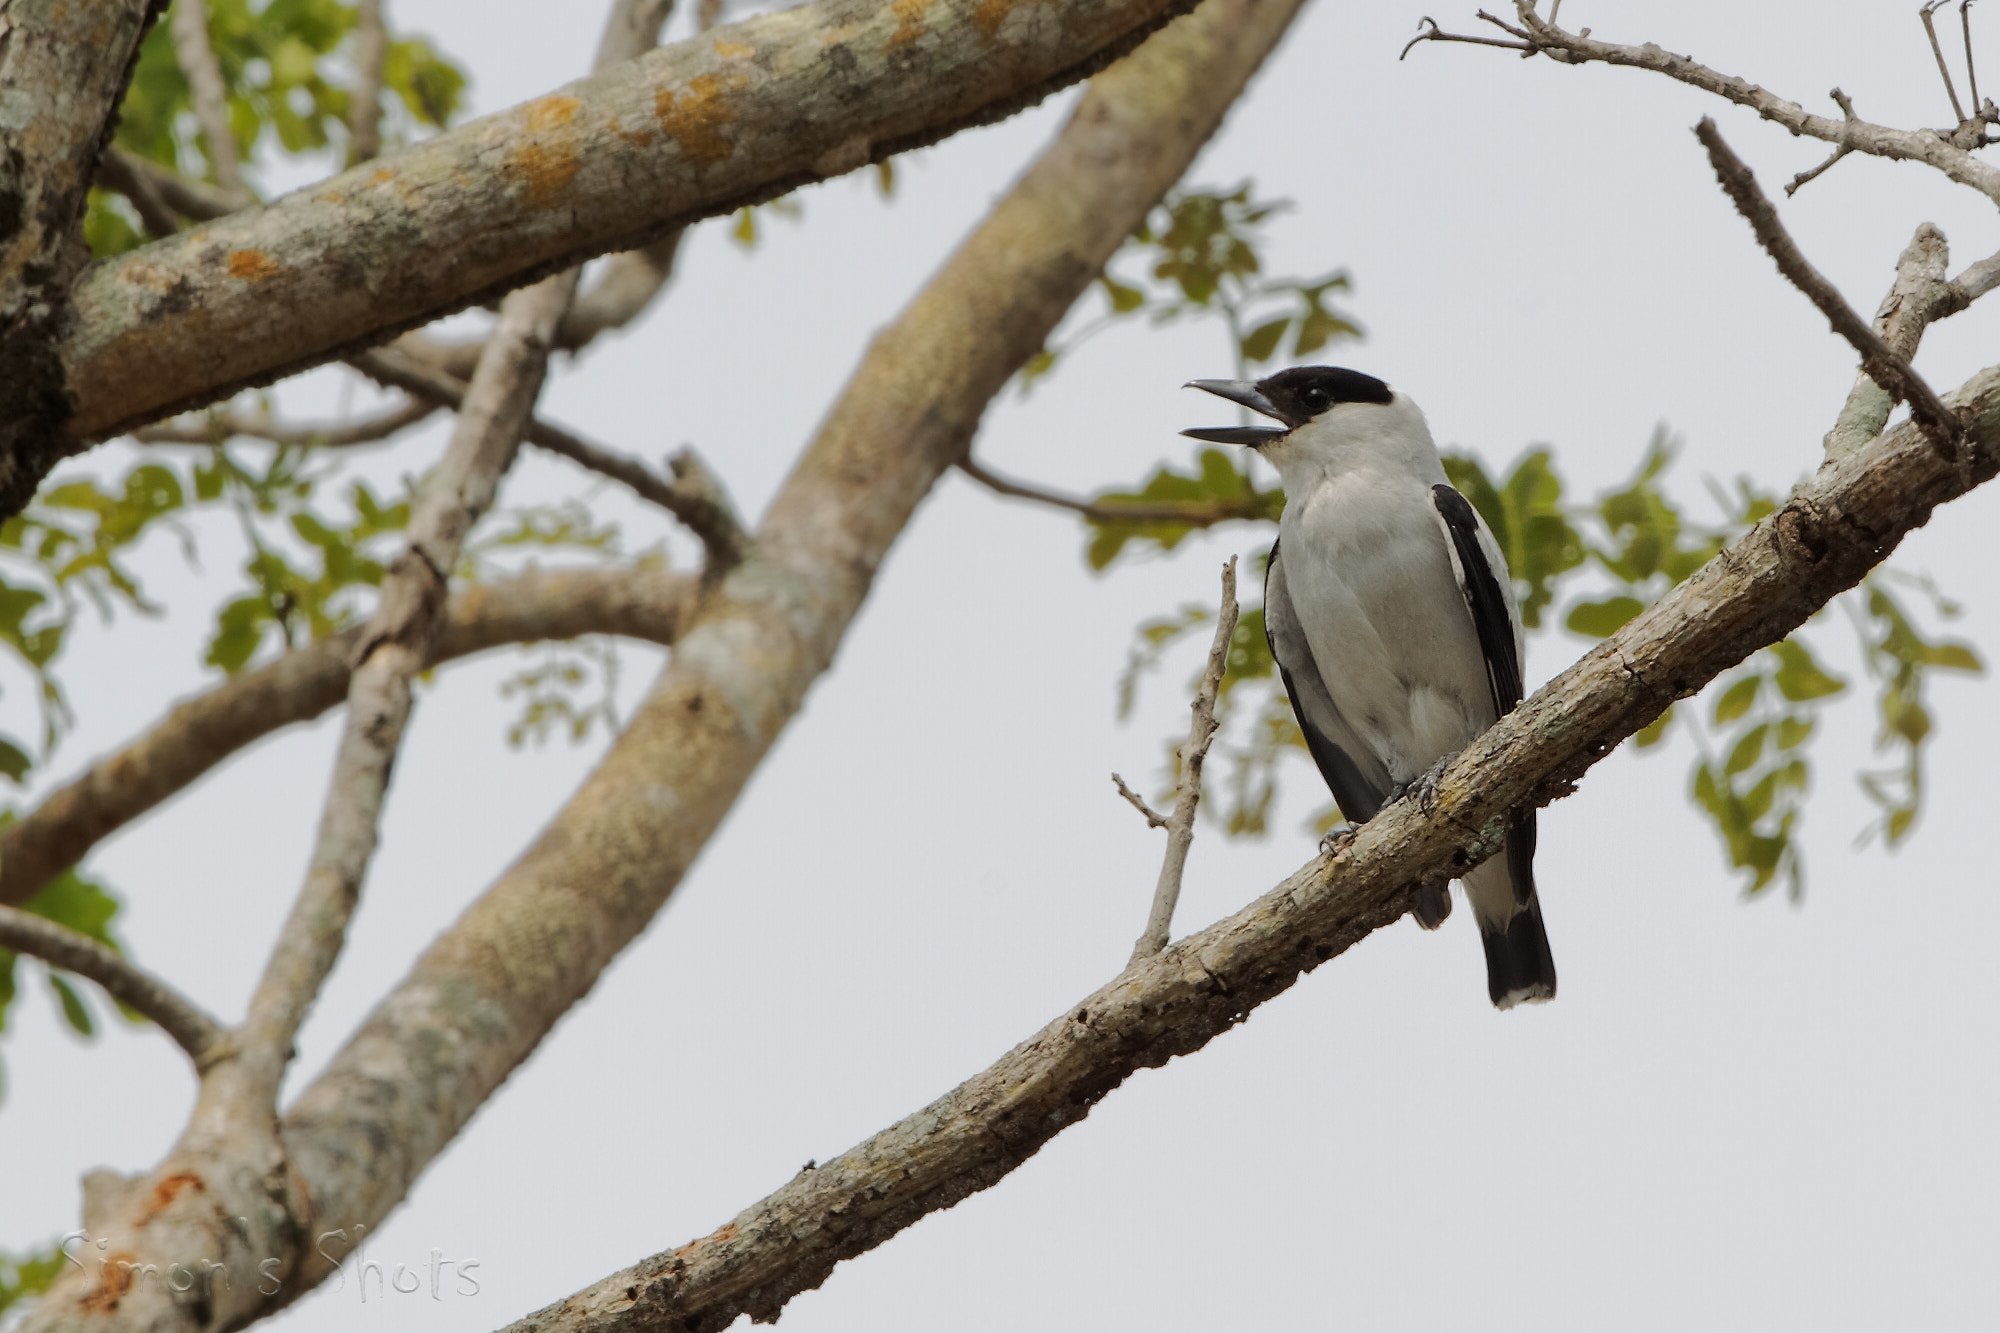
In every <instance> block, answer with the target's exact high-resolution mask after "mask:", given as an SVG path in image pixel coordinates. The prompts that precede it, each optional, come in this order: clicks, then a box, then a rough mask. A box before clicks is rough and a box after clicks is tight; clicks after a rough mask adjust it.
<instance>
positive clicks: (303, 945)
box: [217, 269, 576, 1109]
mask: <svg viewBox="0 0 2000 1333" xmlns="http://www.w3.org/2000/svg"><path fill="white" fill-rule="evenodd" d="M575 289H576V270H574V269H571V270H568V271H566V272H564V273H560V274H557V275H556V276H555V277H553V278H545V279H543V280H542V281H541V282H539V283H536V284H535V285H534V286H533V287H528V288H524V289H523V290H521V291H518V292H514V293H512V294H511V295H509V296H508V297H507V299H506V300H505V301H504V302H502V303H501V307H500V320H499V324H498V325H497V326H496V327H495V329H494V331H493V336H492V337H491V338H489V339H487V343H486V352H485V354H484V355H483V356H481V357H480V359H479V369H478V370H477V371H476V372H475V373H474V374H473V377H472V383H471V385H469V386H468V387H467V389H466V392H465V398H464V401H463V402H462V403H461V404H460V406H459V415H458V422H457V427H456V429H455V430H454V431H453V432H452V437H451V443H450V444H449V445H448V446H446V449H445V454H444V458H443V460H442V461H441V462H439V464H438V466H437V470H436V471H435V472H434V473H433V474H432V475H431V477H430V479H429V481H428V482H427V483H426V485H425V488H424V492H423V494H422V495H421V496H419V497H418V500H417V503H416V507H415V509H414V511H413V512H412V513H411V515H410V524H409V529H408V533H409V541H408V545H407V547H406V548H405V549H404V552H403V554H402V555H401V556H399V557H397V559H396V560H395V561H394V562H393V563H392V564H390V566H389V568H388V570H387V571H386V572H385V573H384V574H383V577H382V593H381V600H380V602H379V603H378V605H377V607H376V610H375V614H374V615H373V616H372V617H371V618H370V620H369V622H368V625H367V627H366V629H364V630H363V631H362V634H361V641H360V643H359V644H358V646H357V647H356V649H355V668H354V674H353V676H352V677H350V679H349V681H348V686H347V718H346V725H345V726H344V727H343V728H342V730H341V738H340V749H339V752H338V753H337V754H336V755H335V757H334V766H333V779H332V782H331V783H330V784H329V788H328V791H327V799H326V806H325V809H324V811H323V813H322V814H321V817H320V825H319V832H318V834H317V836H316V837H315V839H314V844H313V852H312V859H311V863H310V867H309V869H308V870H307V872H306V882H305V886H304V887H303V888H302V889H301V890H300V891H299V897H298V901H297V902H296V903H295V904H294V906H293V909H292V913H291V915H290V917H288V918H287V920H286V922H285V925H284V928H283V929H282V931H281V932H280V933H279V936H278V943H277V945H276V947H275V948H274V949H273V950H272V953H271V959H270V961H269V963H268V964H267V965H266V967H265V970H264V976H263V979H262V980H261V981H260V982H259V983H258V986H257V990H256V993H255V995H254V996H253V997H252V998H251V1001H250V1012H249V1016H248V1017H247V1018H246V1019H245V1020H244V1023H243V1028H242V1036H241V1044H242V1046H243V1051H242V1053H241V1054H240V1055H239V1057H238V1061H239V1064H240V1071H239V1072H238V1073H237V1074H236V1078H233V1079H231V1080H229V1082H231V1083H234V1082H236V1081H237V1079H240V1081H241V1085H242V1086H241V1089H240V1090H236V1089H233V1088H232V1089H231V1091H230V1092H229V1093H228V1094H217V1095H219V1096H220V1095H231V1096H236V1097H241V1098H243V1099H245V1100H251V1101H255V1102H256V1103H258V1104H264V1103H266V1102H268V1103H269V1104H271V1105H272V1107H273V1108H274V1109H275V1104H276V1098H277V1092H278V1084H279V1082H280V1080H281V1078H282V1077H283V1074H284V1069H285V1066H286V1064H288V1063H289V1062H290V1059H291V1055H292V1039H293V1037H294V1036H295V1035H296V1034H297V1032H298V1029H299V1024H301V1023H302V1022H304V1021H305V1016H306V1012H307V1010H308V1009H310V1007H311V1005H312V1002H313V1000H314V999H315V998H317V996H318V994H319V989H320V986H321V985H322V984H323V983H324V982H325V980H326V976H327V973H328V972H330V971H331V970H332V968H333V963H334V960H335V959H336V958H337V957H338V956H339V954H340V949H341V945H342V944H343V942H344V941H345V939H346V933H347V923H348V921H349V919H350V918H351V917H352V916H353V913H354V908H355V904H356V902H357V900H358V899H359V896H360V893H361V884H362V880H363V879H364V878H365V877H366V874H367V870H368V864H369V862H370V860H371V859H372V858H373V856H374V853H375V845H376V840H377V837H378V836H379V825H380V820H381V812H382V803H383V800H384V798H385V797H386V795H387V793H388V787H389V772H390V769H391V768H392V767H393V766H394V764H395V759H396V752H397V750H398V748H399V747H400V746H401V743H402V737H403V728H404V725H405V724H406V723H407V721H408V720H409V715H410V705H411V686H412V683H413V682H414V681H415V679H416V677H417V674H418V673H419V672H421V671H422V670H423V667H424V663H425V662H426V661H427V660H428V659H429V657H430V654H431V648H432V643H433V641H434V640H435V638H436V635H437V628H438V624H439V621H440V614H439V613H440V612H441V610H442V608H443V604H444V592H445V577H446V575H447V573H448V571H449V570H450V569H451V568H452V567H453V566H454V565H455V564H457V562H458V553H459V549H460V547H461V545H462V544H463V542H464V539H465V534H466V533H467V532H469V531H470V530H471V529H472V526H473V525H474V524H475V523H477V522H478V521H479V519H480V517H481V516H482V515H484V514H485V512H486V510H487V509H488V508H489V507H490V506H491V505H492V503H493V497H494V494H495V492H496V491H497V490H498V487H499V484H500V478H501V476H502V474H504V473H505V472H506V471H507V468H508V466H509V465H510V464H511V463H512V462H513V460H514V455H515V453H516V452H517V450H518V449H519V447H520V440H521V433H522V428H523V427H524V426H525V425H526V423H527V420H528V417H529V414H530V412H531V411H532V409H533V407H534V403H535V396H536V395H537V394H538V393H539V392H540V390H541V385H542V376H543V373H544V371H545V370H546V368H547V365H548V355H549V340H550V339H551V338H552V337H553V336H554V333H555V326H556V323H557V321H558V320H560V319H561V318H562V312H563V309H564V307H566V306H567V305H568V304H569V298H570V295H571V293H572V292H574V291H575Z"/></svg>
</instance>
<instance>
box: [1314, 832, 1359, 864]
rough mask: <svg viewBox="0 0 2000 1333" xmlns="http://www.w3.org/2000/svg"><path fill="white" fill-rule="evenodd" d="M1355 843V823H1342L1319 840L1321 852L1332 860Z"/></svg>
mask: <svg viewBox="0 0 2000 1333" xmlns="http://www.w3.org/2000/svg"><path fill="white" fill-rule="evenodd" d="M1353 845H1354V825H1352V824H1342V825H1341V826H1340V827H1339V828H1337V829H1335V830H1334V831H1333V832H1331V833H1329V834H1327V835H1326V836H1325V837H1324V838H1321V839H1320V840H1319V854H1320V855H1321V856H1324V857H1325V858H1327V860H1329V861H1331V860H1332V859H1333V858H1334V857H1336V856H1339V855H1340V854H1341V853H1342V852H1344V851H1346V850H1347V849H1348V848H1349V847H1352V846H1353Z"/></svg>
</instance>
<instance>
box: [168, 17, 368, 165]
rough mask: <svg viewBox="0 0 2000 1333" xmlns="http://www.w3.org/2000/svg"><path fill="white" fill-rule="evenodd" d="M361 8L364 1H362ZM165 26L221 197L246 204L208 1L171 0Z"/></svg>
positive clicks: (226, 91) (234, 132)
mask: <svg viewBox="0 0 2000 1333" xmlns="http://www.w3.org/2000/svg"><path fill="white" fill-rule="evenodd" d="M363 3H364V6H365V4H366V3H367V0H363ZM167 27H168V29H169V31H170V32H171V34H172V36H173V39H174V61H175V63H177V64H178V65H179V66H180V67H181V74H182V75H183V76H185V77H186V79H187V82H188V96H189V100H190V101H192V102H193V103H194V118H195V123H196V124H197V125H200V126H201V140H202V143H203V144H205V145H206V146H207V148H208V163H209V166H210V167H211V168H212V169H213V170H214V172H215V183H216V185H217V186H218V187H219V188H220V189H221V190H222V192H223V193H224V194H229V195H241V196H243V198H244V201H245V202H246V203H247V202H248V200H249V195H248V193H247V192H245V190H244V189H243V178H242V176H241V175H240V174H239V172H238V170H237V161H236V131H235V130H233V129H231V128H230V125H229V89H228V87H227V86H226V85H225V84H224V83H223V81H222V63H221V62H220V61H218V60H217V59H216V58H215V48H214V47H213V46H211V45H210V44H209V40H208V0H173V4H172V5H171V6H170V7H169V8H168V10H167Z"/></svg>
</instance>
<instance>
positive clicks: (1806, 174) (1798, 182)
mask: <svg viewBox="0 0 2000 1333" xmlns="http://www.w3.org/2000/svg"><path fill="white" fill-rule="evenodd" d="M1827 96H1829V97H1831V98H1832V99H1833V100H1834V103H1835V104H1836V105H1837V106H1839V107H1840V110H1841V113H1842V114H1843V115H1845V116H1846V117H1847V120H1848V123H1849V124H1852V123H1853V122H1854V121H1855V119H1856V116H1855V114H1854V102H1853V99H1851V98H1849V97H1848V95H1847V94H1846V93H1844V92H1842V91H1840V89H1838V88H1835V89H1834V90H1833V91H1832V92H1830V93H1828V94H1827ZM1853 151H1854V146H1853V145H1852V144H1848V143H1842V144H1841V145H1840V147H1838V148H1836V149H1834V150H1833V153H1832V155H1831V156H1829V157H1828V158H1827V159H1826V161H1824V162H1822V163H1820V164H1819V165H1818V166H1816V167H1814V168H1813V169H1812V170H1811V171H1801V172H1800V173H1799V174H1798V175H1796V176H1794V177H1792V183H1791V184H1790V185H1787V186H1786V187H1785V197H1786V198H1787V199H1789V198H1791V197H1792V196H1793V195H1795V194H1797V193H1798V192H1799V187H1800V186H1802V185H1805V184H1807V183H1808V182H1810V181H1815V180H1818V179H1819V178H1820V177H1821V176H1824V175H1825V174H1826V170H1827V168H1828V167H1831V166H1832V165H1833V164H1834V163H1836V162H1838V161H1840V159H1841V158H1843V157H1846V156H1847V155H1848V154H1849V153H1851V152H1853Z"/></svg>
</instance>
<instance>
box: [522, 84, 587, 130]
mask: <svg viewBox="0 0 2000 1333" xmlns="http://www.w3.org/2000/svg"><path fill="white" fill-rule="evenodd" d="M578 105H579V103H578V102H577V100H576V99H575V98H574V97H566V96H563V95H562V94H560V93H552V94H550V95H549V96H547V97H538V98H536V99H535V100H534V101H532V102H530V103H528V129H529V130H530V131H531V132H534V131H542V130H553V129H557V128H559V127H561V126H564V125H567V124H569V123H570V122H571V121H572V120H575V119H576V108H577V106H578Z"/></svg>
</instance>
